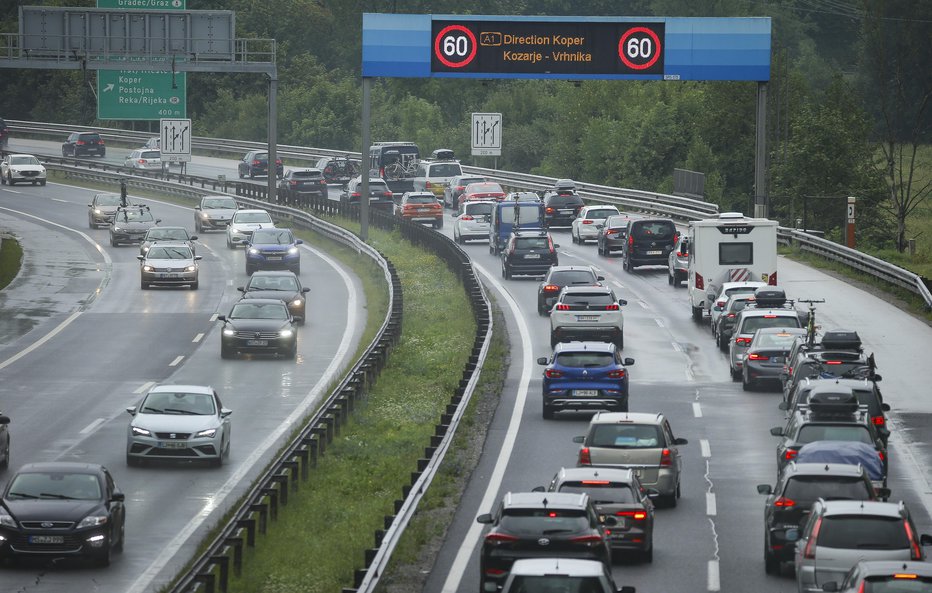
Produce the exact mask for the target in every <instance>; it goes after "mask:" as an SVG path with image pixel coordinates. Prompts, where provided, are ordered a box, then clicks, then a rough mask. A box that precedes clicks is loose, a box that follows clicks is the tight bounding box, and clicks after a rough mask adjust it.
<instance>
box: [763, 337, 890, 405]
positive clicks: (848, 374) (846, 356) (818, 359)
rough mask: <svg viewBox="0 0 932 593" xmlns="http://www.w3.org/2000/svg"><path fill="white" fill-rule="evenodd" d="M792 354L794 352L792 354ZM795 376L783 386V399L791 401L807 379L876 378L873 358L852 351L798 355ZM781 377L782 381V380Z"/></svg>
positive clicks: (810, 352) (813, 352)
mask: <svg viewBox="0 0 932 593" xmlns="http://www.w3.org/2000/svg"><path fill="white" fill-rule="evenodd" d="M790 354H792V351H791V352H790ZM792 365H793V374H792V375H790V376H789V377H787V379H786V381H785V382H784V384H783V399H784V400H785V401H789V400H790V396H791V394H792V393H793V392H794V391H795V390H796V386H797V385H798V384H799V383H800V382H801V381H802V380H803V379H807V378H819V379H864V378H868V377H873V378H876V374H874V373H873V371H872V370H871V369H872V366H871V357H870V356H866V355H865V354H864V353H863V352H852V351H850V350H814V351H813V350H809V351H804V352H803V353H802V354H797V355H796V360H795V361H794V362H793V363H792ZM782 378H783V377H782V375H781V379H782Z"/></svg>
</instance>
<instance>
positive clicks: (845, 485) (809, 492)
mask: <svg viewBox="0 0 932 593" xmlns="http://www.w3.org/2000/svg"><path fill="white" fill-rule="evenodd" d="M783 497H784V498H789V499H790V500H794V501H801V500H809V501H816V500H818V499H820V498H824V499H826V500H871V493H870V490H869V486H868V485H867V484H866V483H865V482H864V480H863V479H862V478H853V477H843V476H797V477H795V478H792V479H790V481H788V482H787V483H786V489H785V490H784V491H783Z"/></svg>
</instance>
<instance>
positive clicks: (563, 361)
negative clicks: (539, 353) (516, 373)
mask: <svg viewBox="0 0 932 593" xmlns="http://www.w3.org/2000/svg"><path fill="white" fill-rule="evenodd" d="M537 364H540V365H543V366H545V367H547V368H545V369H544V386H543V394H542V395H543V415H544V418H545V419H550V418H553V415H554V413H555V412H558V411H560V410H610V411H613V412H627V411H628V370H627V369H626V368H625V367H628V366H631V365H633V364H634V359H633V358H622V357H621V351H620V350H618V347H617V346H615V345H614V344H612V343H609V342H563V343H560V344H557V345H556V347H555V348H554V350H553V357H552V358H550V359H548V358H546V357H542V358H538V359H537Z"/></svg>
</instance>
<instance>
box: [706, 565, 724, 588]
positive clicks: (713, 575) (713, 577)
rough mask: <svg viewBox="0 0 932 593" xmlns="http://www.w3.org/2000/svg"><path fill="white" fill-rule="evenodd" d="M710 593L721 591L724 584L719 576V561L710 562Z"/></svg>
mask: <svg viewBox="0 0 932 593" xmlns="http://www.w3.org/2000/svg"><path fill="white" fill-rule="evenodd" d="M708 586H709V587H708V588H709V591H721V590H722V583H721V580H720V579H719V575H718V560H709V581H708Z"/></svg>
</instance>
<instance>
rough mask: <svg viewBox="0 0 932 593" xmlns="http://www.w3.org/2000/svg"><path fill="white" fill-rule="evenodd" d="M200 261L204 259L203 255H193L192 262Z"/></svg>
mask: <svg viewBox="0 0 932 593" xmlns="http://www.w3.org/2000/svg"><path fill="white" fill-rule="evenodd" d="M202 259H204V256H203V255H195V256H194V261H199V260H202Z"/></svg>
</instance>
